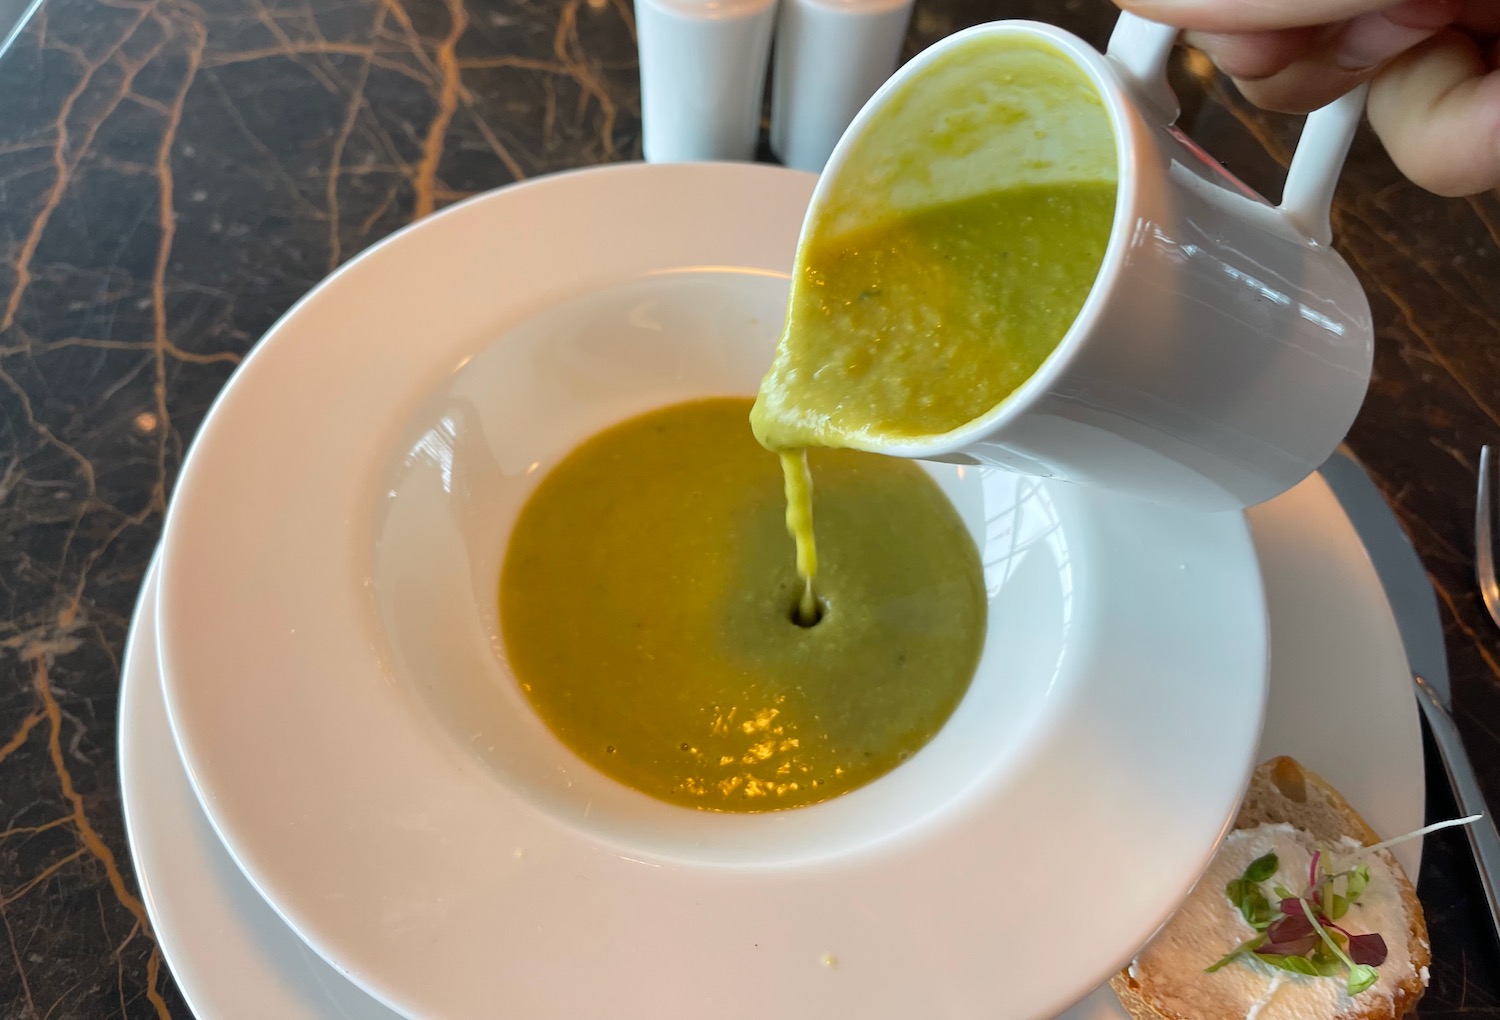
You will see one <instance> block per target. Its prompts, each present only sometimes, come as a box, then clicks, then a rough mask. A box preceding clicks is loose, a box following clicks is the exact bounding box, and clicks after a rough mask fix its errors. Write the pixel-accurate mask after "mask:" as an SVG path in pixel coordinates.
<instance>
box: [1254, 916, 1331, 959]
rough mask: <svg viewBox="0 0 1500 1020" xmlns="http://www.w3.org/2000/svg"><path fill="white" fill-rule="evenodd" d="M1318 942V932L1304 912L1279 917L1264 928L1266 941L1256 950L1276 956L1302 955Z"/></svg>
mask: <svg viewBox="0 0 1500 1020" xmlns="http://www.w3.org/2000/svg"><path fill="white" fill-rule="evenodd" d="M1317 944H1318V933H1317V932H1315V931H1313V926H1312V922H1310V921H1309V920H1308V919H1307V915H1305V914H1296V915H1294V916H1286V917H1283V918H1281V920H1279V921H1277V922H1276V923H1275V924H1273V925H1271V926H1270V927H1269V928H1267V929H1266V943H1265V945H1264V946H1262V947H1261V948H1260V949H1259V950H1258V951H1259V952H1261V953H1271V954H1273V955H1276V956H1302V955H1304V954H1306V953H1310V952H1312V948H1313V946H1315V945H1317Z"/></svg>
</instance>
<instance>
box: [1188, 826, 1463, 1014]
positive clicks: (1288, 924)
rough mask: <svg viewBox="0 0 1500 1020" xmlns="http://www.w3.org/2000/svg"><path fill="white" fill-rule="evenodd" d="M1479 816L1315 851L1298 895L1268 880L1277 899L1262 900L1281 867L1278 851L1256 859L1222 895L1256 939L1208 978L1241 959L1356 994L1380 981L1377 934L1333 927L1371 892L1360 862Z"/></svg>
mask: <svg viewBox="0 0 1500 1020" xmlns="http://www.w3.org/2000/svg"><path fill="white" fill-rule="evenodd" d="M1480 817H1481V816H1480V815H1471V816H1469V817H1468V818H1459V819H1455V820H1453V821H1450V822H1439V823H1438V824H1436V825H1429V826H1427V827H1425V828H1422V829H1418V830H1417V831H1416V832H1412V833H1408V834H1407V835H1405V836H1398V837H1396V838H1395V839H1388V840H1385V841H1384V842H1381V843H1376V844H1374V845H1373V846H1367V847H1357V848H1351V849H1345V848H1343V847H1340V848H1337V849H1335V850H1330V851H1325V850H1324V849H1323V848H1321V847H1319V848H1316V849H1314V851H1313V854H1312V857H1311V859H1310V860H1309V861H1308V866H1307V888H1306V889H1305V890H1304V891H1303V892H1300V893H1298V892H1294V891H1293V890H1291V889H1288V888H1287V887H1286V886H1284V885H1281V884H1280V883H1276V882H1273V883H1272V885H1271V892H1272V897H1274V899H1273V898H1272V897H1268V896H1267V895H1266V893H1265V890H1264V889H1262V888H1261V883H1263V882H1266V881H1269V880H1270V879H1272V878H1275V877H1276V873H1277V870H1278V869H1279V868H1280V867H1281V862H1280V861H1279V860H1278V859H1277V857H1276V854H1275V853H1268V854H1265V855H1264V856H1262V857H1257V858H1256V859H1255V860H1253V861H1251V862H1250V863H1249V864H1248V865H1246V867H1245V870H1244V872H1243V873H1242V874H1241V875H1240V877H1239V878H1236V879H1233V880H1232V881H1230V882H1229V883H1228V884H1227V885H1226V886H1225V887H1224V895H1225V896H1226V897H1227V898H1228V899H1229V902H1230V903H1231V904H1233V905H1234V908H1235V909H1236V910H1238V911H1239V912H1240V916H1241V917H1243V918H1244V919H1245V923H1246V924H1247V925H1249V926H1250V927H1251V928H1252V929H1254V931H1255V932H1256V934H1255V935H1253V936H1252V937H1250V938H1248V939H1246V940H1245V941H1244V942H1241V943H1240V944H1239V945H1237V946H1235V947H1234V949H1232V950H1230V951H1229V952H1228V953H1227V954H1225V955H1224V956H1223V957H1222V958H1220V959H1219V960H1216V961H1215V962H1214V963H1213V964H1211V965H1210V966H1209V967H1207V968H1206V973H1209V974H1212V973H1213V972H1214V971H1216V970H1219V969H1220V968H1222V967H1225V966H1227V965H1228V964H1229V963H1231V962H1233V961H1234V960H1235V959H1237V958H1239V957H1241V956H1245V957H1250V958H1253V959H1256V960H1259V961H1260V962H1261V963H1264V964H1267V965H1269V966H1272V967H1276V968H1279V969H1281V970H1285V971H1290V972H1291V973H1293V974H1305V975H1307V976H1309V977H1342V978H1343V979H1344V983H1345V988H1346V989H1347V990H1348V993H1349V995H1350V996H1351V997H1352V996H1355V995H1358V994H1359V993H1360V992H1363V991H1365V990H1366V989H1368V988H1370V987H1371V986H1373V985H1374V984H1375V982H1376V981H1378V980H1379V979H1380V974H1379V972H1378V971H1377V970H1376V968H1377V967H1379V966H1380V965H1381V964H1383V963H1384V962H1385V959H1386V956H1387V955H1388V951H1387V949H1386V944H1385V939H1384V938H1382V937H1381V936H1380V935H1379V934H1378V933H1376V932H1365V933H1356V932H1351V931H1349V930H1348V929H1346V928H1344V927H1342V926H1340V925H1339V924H1338V923H1337V922H1338V921H1340V920H1342V919H1343V918H1344V917H1345V916H1346V915H1347V914H1348V913H1349V907H1350V905H1351V904H1353V903H1357V902H1358V901H1359V898H1360V896H1361V895H1363V894H1364V891H1365V890H1366V889H1367V888H1369V885H1370V867H1369V865H1367V864H1364V863H1360V859H1361V858H1364V857H1368V856H1370V855H1371V854H1373V853H1375V852H1377V851H1379V850H1385V849H1387V848H1389V847H1392V846H1395V845H1396V844H1397V843H1404V842H1406V841H1407V840H1408V839H1415V838H1417V837H1418V836H1423V835H1426V834H1427V833H1429V832H1433V831H1435V830H1437V829H1445V828H1448V827H1449V826H1451V825H1468V824H1470V823H1471V822H1474V821H1477V820H1478V819H1479V818H1480ZM1335 855H1337V857H1335ZM1335 861H1336V863H1335Z"/></svg>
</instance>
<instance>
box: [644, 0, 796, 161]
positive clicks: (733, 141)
mask: <svg viewBox="0 0 1500 1020" xmlns="http://www.w3.org/2000/svg"><path fill="white" fill-rule="evenodd" d="M775 24H776V0H635V27H636V38H637V39H638V41H639V45H640V64H641V131H642V136H643V138H642V144H643V148H644V149H645V156H646V160H647V161H648V162H651V163H682V162H690V161H696V160H748V159H753V158H754V156H755V142H756V139H757V138H758V137H759V136H760V111H761V100H762V97H763V96H764V94H765V87H766V65H767V63H768V61H769V58H770V49H771V32H772V30H773V29H774V28H775Z"/></svg>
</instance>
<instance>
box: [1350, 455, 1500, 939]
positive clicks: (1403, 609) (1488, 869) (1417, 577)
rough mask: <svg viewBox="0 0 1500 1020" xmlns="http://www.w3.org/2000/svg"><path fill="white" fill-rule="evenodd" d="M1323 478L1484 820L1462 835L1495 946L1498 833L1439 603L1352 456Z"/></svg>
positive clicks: (1443, 751)
mask: <svg viewBox="0 0 1500 1020" xmlns="http://www.w3.org/2000/svg"><path fill="white" fill-rule="evenodd" d="M1321 474H1322V475H1323V479H1324V481H1326V482H1327V483H1328V487H1329V488H1330V489H1332V490H1333V494H1334V496H1335V497H1337V498H1338V501H1339V505H1340V506H1341V507H1342V508H1343V510H1344V513H1345V514H1346V515H1347V516H1348V518H1349V522H1350V523H1351V524H1353V525H1354V530H1355V531H1356V532H1357V533H1358V534H1359V539H1360V541H1361V542H1362V543H1363V544H1364V547H1365V552H1366V554H1367V555H1368V556H1369V557H1370V562H1371V564H1373V565H1374V567H1375V574H1376V576H1377V577H1378V578H1379V579H1380V585H1381V587H1382V588H1384V589H1385V596H1386V599H1387V601H1389V602H1390V605H1391V611H1392V612H1393V613H1394V614H1395V617H1396V629H1397V630H1398V631H1399V632H1400V634H1401V643H1402V644H1403V645H1405V647H1406V659H1407V664H1408V665H1409V666H1410V667H1411V672H1412V680H1413V683H1414V684H1415V687H1416V697H1417V706H1418V707H1419V708H1421V709H1422V714H1423V715H1424V716H1426V717H1427V725H1428V727H1429V728H1430V729H1431V731H1432V737H1433V742H1434V743H1435V744H1436V745H1437V749H1438V754H1439V755H1440V756H1441V758H1442V759H1443V769H1444V771H1446V772H1447V774H1448V785H1449V786H1451V787H1452V788H1453V796H1454V799H1455V800H1456V801H1457V802H1458V808H1459V811H1460V812H1462V813H1463V814H1466V815H1474V814H1483V815H1484V817H1483V818H1481V819H1479V821H1477V822H1475V823H1473V824H1471V825H1468V826H1466V827H1465V830H1464V831H1465V832H1466V833H1467V834H1468V837H1469V847H1470V849H1471V850H1472V851H1473V852H1474V863H1475V865H1476V866H1477V867H1478V869H1479V881H1480V884H1481V885H1482V886H1483V887H1484V895H1485V899H1486V900H1487V901H1488V902H1489V905H1490V920H1491V921H1492V922H1493V924H1494V928H1495V936H1496V938H1497V939H1500V833H1497V832H1496V830H1495V823H1494V820H1493V818H1492V817H1491V816H1490V813H1489V810H1488V808H1487V806H1486V804H1485V800H1484V792H1483V790H1482V789H1481V788H1480V786H1479V780H1478V778H1477V777H1476V776H1475V775H1474V766H1473V765H1472V764H1470V762H1469V755H1468V752H1467V751H1465V750H1464V744H1463V738H1462V736H1461V735H1460V733H1459V730H1458V727H1457V726H1456V725H1455V724H1454V722H1453V716H1452V715H1451V708H1452V698H1451V693H1450V689H1449V685H1448V653H1447V650H1446V648H1445V647H1444V645H1443V625H1442V618H1441V617H1440V616H1439V615H1438V607H1437V596H1436V595H1435V594H1434V593H1433V590H1432V584H1431V582H1430V581H1429V580H1428V579H1427V571H1426V569H1425V568H1424V567H1423V566H1422V559H1421V557H1419V556H1418V555H1417V551H1416V549H1415V548H1413V547H1412V544H1411V539H1410V538H1408V537H1407V534H1406V531H1405V530H1404V529H1403V528H1402V527H1401V523H1400V522H1399V521H1398V520H1396V515H1395V513H1394V512H1393V511H1392V510H1391V508H1390V505H1389V504H1387V503H1386V501H1385V497H1384V496H1383V495H1381V493H1380V490H1379V489H1378V488H1377V487H1376V486H1375V483H1374V482H1373V481H1372V480H1371V479H1370V476H1369V474H1367V473H1366V472H1365V469H1364V467H1363V465H1361V464H1360V463H1359V461H1357V460H1355V459H1354V456H1353V454H1352V453H1350V452H1349V451H1347V450H1345V449H1343V448H1340V450H1339V451H1338V452H1337V453H1335V454H1334V455H1333V456H1332V457H1330V458H1329V459H1328V461H1327V463H1325V464H1324V465H1323V467H1322V470H1321Z"/></svg>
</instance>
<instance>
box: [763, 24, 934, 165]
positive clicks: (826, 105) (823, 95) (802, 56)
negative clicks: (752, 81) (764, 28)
mask: <svg viewBox="0 0 1500 1020" xmlns="http://www.w3.org/2000/svg"><path fill="white" fill-rule="evenodd" d="M911 10H912V0H781V3H780V6H779V9H778V10H777V13H776V49H775V55H774V57H773V59H772V62H771V151H772V152H774V153H775V154H776V155H777V157H778V158H779V159H780V160H781V162H782V163H784V164H785V165H787V166H789V167H791V168H792V169H793V170H809V171H811V172H813V173H817V172H818V171H820V170H822V169H823V164H825V163H827V162H828V157H829V155H831V154H832V152H833V147H834V146H835V145H837V144H838V141H839V138H840V137H841V136H842V135H843V133H844V130H845V129H846V128H847V127H848V126H849V124H850V122H851V121H853V120H854V116H855V114H857V113H859V111H860V108H861V107H863V106H864V105H865V103H866V102H868V101H869V98H870V97H871V96H873V95H874V94H875V91H876V90H877V89H878V88H880V86H881V85H883V84H885V80H886V79H887V78H889V77H890V76H891V72H892V71H894V70H895V69H896V62H897V60H898V59H900V56H901V43H902V42H903V41H904V40H905V38H906V26H907V24H908V22H910V21H911Z"/></svg>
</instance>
